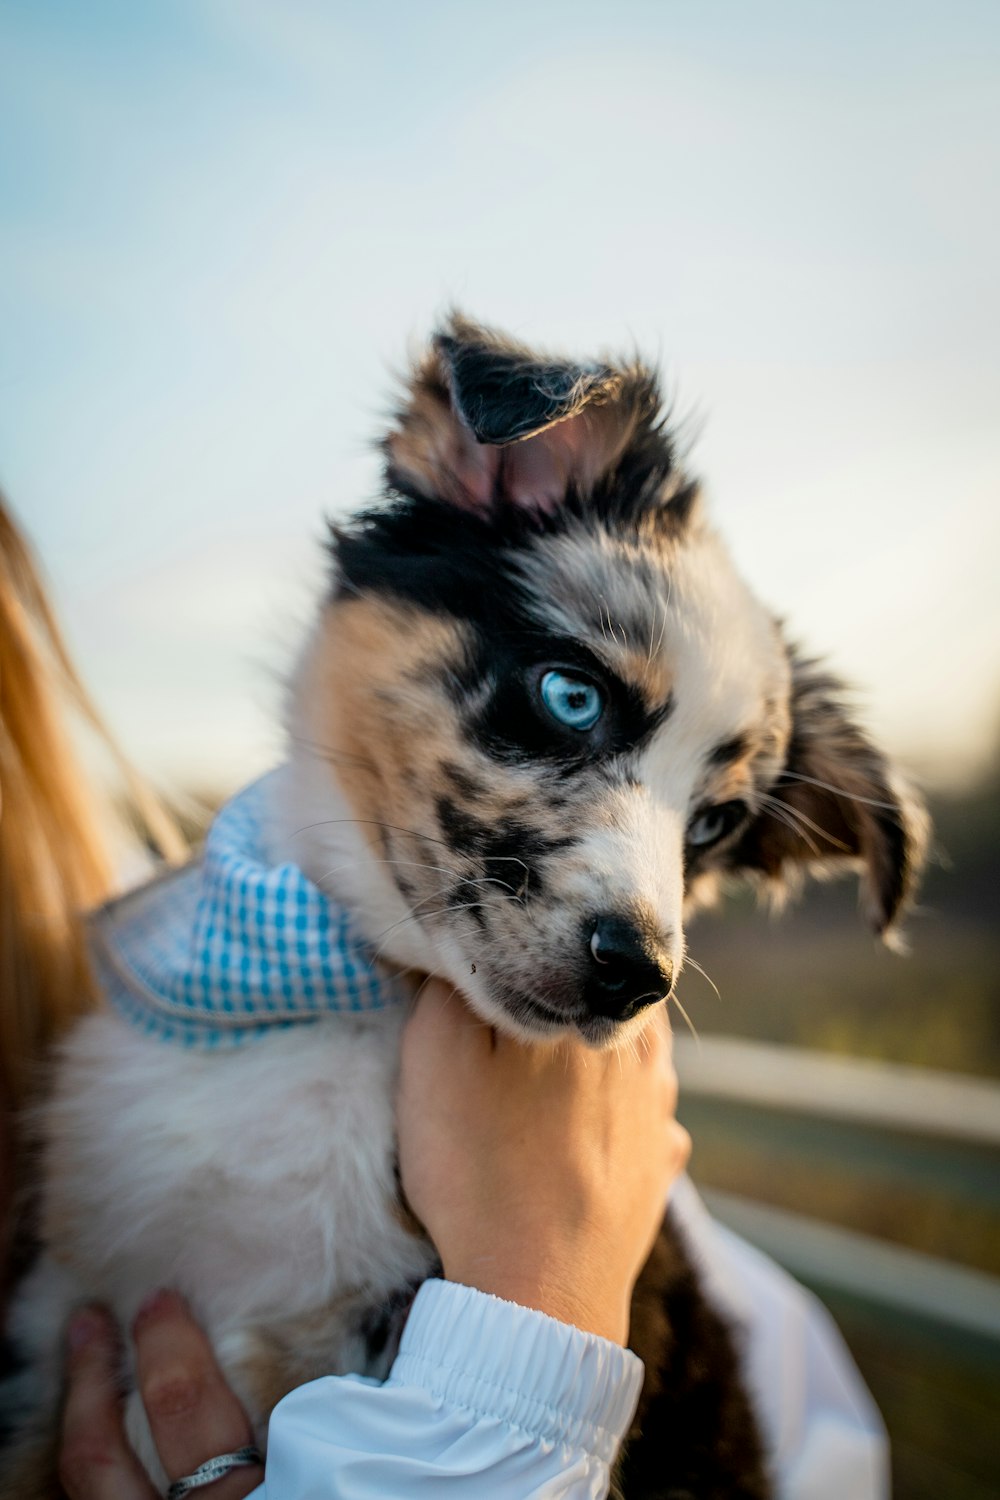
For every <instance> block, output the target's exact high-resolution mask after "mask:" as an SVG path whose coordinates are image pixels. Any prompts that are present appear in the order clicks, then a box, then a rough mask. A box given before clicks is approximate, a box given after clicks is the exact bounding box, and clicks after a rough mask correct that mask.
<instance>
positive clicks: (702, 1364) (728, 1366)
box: [612, 1214, 773, 1500]
mask: <svg viewBox="0 0 1000 1500" xmlns="http://www.w3.org/2000/svg"><path fill="white" fill-rule="evenodd" d="M631 1327H632V1336H631V1338H630V1341H629V1342H630V1344H631V1347H632V1348H633V1349H634V1350H635V1352H636V1353H637V1354H638V1355H639V1357H640V1358H641V1360H642V1362H643V1364H644V1365H645V1367H646V1378H645V1382H644V1384H643V1388H642V1395H641V1397H640V1399H639V1409H638V1411H637V1412H636V1416H635V1420H634V1422H633V1424H632V1430H631V1432H630V1433H629V1435H628V1438H627V1440H626V1442H625V1447H624V1450H623V1453H622V1456H621V1459H620V1460H619V1463H618V1467H617V1470H616V1473H615V1480H616V1483H615V1484H614V1485H613V1486H612V1493H620V1494H621V1495H623V1496H624V1500H769V1497H771V1495H772V1494H773V1490H772V1486H771V1483H770V1480H769V1478H768V1475H767V1470H766V1467H765V1460H764V1451H763V1444H762V1442H761V1436H760V1432H759V1430H758V1427H757V1421H756V1418H755V1416H754V1413H753V1410H752V1408H751V1405H750V1401H749V1398H748V1396H747V1393H746V1390H745V1388H744V1385H743V1379H742V1372H741V1370H740V1363H739V1358H738V1355H737V1350H736V1345H735V1340H734V1336H733V1334H732V1333H731V1332H730V1330H729V1328H728V1327H727V1326H726V1323H725V1322H724V1320H723V1318H722V1317H721V1316H720V1314H719V1313H717V1312H716V1310H715V1308H714V1307H712V1306H711V1304H710V1303H709V1302H708V1299H707V1298H706V1296H705V1294H704V1292H703V1291H702V1289H701V1285H700V1282H699V1279H698V1275H697V1273H696V1271H695V1269H694V1267H693V1266H692V1264H691V1261H690V1258H689V1256H688V1254H687V1250H686V1248H685V1246H684V1244H683V1242H682V1240H681V1236H680V1234H679V1233H678V1231H677V1230H676V1229H675V1228H674V1227H673V1224H672V1222H671V1219H670V1215H669V1214H668V1215H667V1219H666V1221H665V1223H664V1225H663V1229H662V1230H661V1233H660V1237H659V1239H658V1240H657V1242H656V1244H655V1245H654V1247H653V1251H652V1254H651V1255H650V1257H649V1260H648V1262H647V1263H646V1265H645V1267H644V1268H643V1271H642V1275H641V1276H640V1277H639V1280H638V1282H637V1284H636V1288H635V1293H634V1295H633V1299H632V1317H631Z"/></svg>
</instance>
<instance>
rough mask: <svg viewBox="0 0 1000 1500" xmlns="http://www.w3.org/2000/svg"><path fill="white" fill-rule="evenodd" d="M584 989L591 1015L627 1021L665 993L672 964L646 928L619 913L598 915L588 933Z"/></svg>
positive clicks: (668, 984)
mask: <svg viewBox="0 0 1000 1500" xmlns="http://www.w3.org/2000/svg"><path fill="white" fill-rule="evenodd" d="M590 958H591V963H590V973H589V975H588V977H587V983H586V987H585V991H584V998H585V1000H586V1003H587V1009H588V1010H589V1011H590V1013H591V1015H593V1016H608V1017H609V1018H610V1019H612V1020H615V1021H627V1020H628V1019H629V1017H630V1016H634V1015H637V1014H638V1012H639V1011H640V1010H644V1009H645V1007H646V1006H647V1005H653V1004H655V1002H656V1001H657V1000H662V999H663V998H664V996H665V995H667V994H669V992H670V987H671V985H672V984H673V982H674V966H673V963H672V962H671V960H670V958H669V957H668V955H667V954H666V953H665V952H664V950H663V948H662V947H661V946H660V944H659V942H658V941H657V940H656V938H655V937H653V936H652V935H651V934H650V933H649V932H648V931H646V932H644V931H643V930H642V928H640V927H638V926H637V925H636V924H635V923H634V922H630V921H628V920H627V919H626V918H623V917H598V919H597V921H596V923H595V924H594V927H593V930H592V932H591V934H590Z"/></svg>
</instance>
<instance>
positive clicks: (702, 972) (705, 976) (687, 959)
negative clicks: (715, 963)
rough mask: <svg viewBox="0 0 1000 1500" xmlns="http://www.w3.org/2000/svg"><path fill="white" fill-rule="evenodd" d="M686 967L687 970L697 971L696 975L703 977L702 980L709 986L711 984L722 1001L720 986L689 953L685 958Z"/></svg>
mask: <svg viewBox="0 0 1000 1500" xmlns="http://www.w3.org/2000/svg"><path fill="white" fill-rule="evenodd" d="M684 967H685V968H686V969H687V968H692V969H694V971H695V973H696V974H700V975H701V977H702V979H704V980H705V982H706V983H707V984H710V985H711V986H712V989H713V990H714V991H715V993H716V996H717V997H718V999H720V1000H721V999H722V995H721V993H720V992H719V986H718V985H717V984H716V982H715V980H714V979H713V978H712V976H711V974H708V973H707V972H706V971H705V970H704V969H703V968H702V966H701V964H700V963H699V962H698V960H697V959H696V958H692V957H691V955H690V953H687V954H685V956H684Z"/></svg>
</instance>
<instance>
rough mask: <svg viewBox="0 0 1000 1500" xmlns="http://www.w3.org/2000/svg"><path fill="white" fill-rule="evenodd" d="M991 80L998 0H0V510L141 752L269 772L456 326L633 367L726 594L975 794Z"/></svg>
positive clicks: (987, 413)
mask: <svg viewBox="0 0 1000 1500" xmlns="http://www.w3.org/2000/svg"><path fill="white" fill-rule="evenodd" d="M998 76H1000V7H998V6H997V5H996V4H995V3H992V0H989V3H985V0H984V3H974V0H953V3H951V4H949V5H947V6H945V5H944V4H940V3H938V4H934V5H928V4H922V3H920V0H908V3H897V0H881V3H879V0H867V3H864V4H858V3H855V0H841V3H836V4H833V3H831V4H826V3H812V0H760V3H755V4H754V5H747V4H745V3H744V0H731V3H724V0H677V3H674V0H655V3H653V0H619V3H617V4H615V5H613V6H609V5H607V4H606V3H601V4H592V3H589V0H584V3H577V4H572V5H571V4H564V3H561V0H553V3H546V0H536V3H534V4H530V5H529V4H525V3H522V0H509V3H507V4H506V5H504V6H502V7H501V6H491V7H485V6H483V7H478V6H475V5H472V4H470V3H468V0H466V3H464V4H451V3H441V0H425V3H424V4H421V5H419V6H417V5H405V4H392V3H387V0H381V3H380V0H372V3H367V4H365V5H363V6H362V5H345V4H332V3H325V4H320V3H315V0H281V3H278V0H200V3H194V0H162V3H157V4H146V5H136V4H135V3H134V0H127V3H110V0H90V3H88V5H86V6H80V5H78V4H72V3H56V0H0V271H2V274H0V484H2V486H3V488H4V490H5V491H6V493H7V495H8V497H9V499H10V501H11V502H12V504H13V505H14V507H15V509H16V510H17V512H18V513H19V515H20V517H21V519H22V521H23V522H24V524H25V525H26V527H27V528H28V530H29V531H30V533H31V535H32V536H33V538H34V540H35V542H36V545H37V547H38V550H39V552H40V554H41V557H42V559H43V562H44V565H45V568H46V570H47V573H48V577H49V579H50V582H51V584H52V589H53V593H54V596H55V600H56V603H57V606H58V608H59V611H60V613H61V616H62V619H63V622H64V624H65V626H66V630H67V633H68V635H69V638H70V641H71V644H72V646H73V649H74V651H75V654H76V656H77V659H78V661H79V664H80V667H81V669H82V672H83V674H84V676H85V678H86V680H87V681H88V682H89V684H90V685H91V686H92V688H93V690H94V693H95V696H96V697H97V699H98V701H99V703H100V705H101V707H102V708H103V709H104V711H105V713H106V716H107V717H108V718H109V719H110V721H111V722H112V724H113V725H114V727H115V729H116V731H117V732H118V734H119V735H120V737H121V739H122V740H123V741H124V743H125V745H126V747H127V749H128V750H129V751H130V753H131V754H132V756H133V757H134V759H135V760H136V761H137V762H138V763H139V764H140V766H142V767H143V768H144V769H145V770H147V771H149V772H151V773H153V774H155V775H157V776H159V777H160V778H161V779H166V781H167V782H168V784H169V783H174V784H183V783H188V784H190V783H197V784H199V785H202V786H204V785H209V784H211V785H212V786H213V787H216V788H218V789H221V790H224V789H226V788H228V787H231V786H235V785H237V784H238V783H239V782H240V781H242V780H243V779H245V778H246V776H248V775H250V774H252V773H253V772H255V771H256V770H258V769H261V768H263V767H265V766H266V765H268V764H270V763H272V762H273V761H274V760H275V759H276V758H277V756H278V755H280V751H281V735H280V708H281V696H282V694H281V685H282V682H283V680H284V678H285V676H286V675H287V672H288V671H289V669H290V665H291V663H292V662H293V661H294V654H295V650H296V647H297V644H298V642H299V641H300V640H301V638H302V635H303V632H304V630H305V629H306V628H307V626H308V622H309V620H310V618H311V616H312V613H313V611H314V609H315V605H316V600H317V599H318V597H319V594H320V591H321V589H322V584H323V566H324V565H323V554H322V538H323V533H324V527H325V522H326V519H327V518H328V517H330V516H337V515H343V514H344V513H346V512H347V511H349V510H350V509H352V508H353V507H357V506H359V505H361V504H363V503H367V502H368V501H370V500H371V498H372V497H373V496H374V495H375V494H376V493H377V488H378V468H377V461H376V456H375V452H374V442H375V440H376V439H377V437H378V435H379V432H380V428H381V424H382V422H383V420H384V413H385V410H386V408H387V404H388V402H389V399H390V397H391V391H392V381H393V376H394V372H395V371H398V370H399V369H400V368H401V367H402V366H403V364H404V363H405V360H406V357H407V353H408V351H409V350H411V349H412V348H414V347H415V346H416V345H417V344H418V343H419V341H420V339H421V338H422V337H424V336H426V334H427V333H428V331H429V330H430V329H431V328H432V327H433V325H434V322H435V319H436V318H437V317H439V316H440V314H441V313H442V311H443V310H445V309H447V308H448V307H449V306H451V305H453V304H457V305H459V306H461V307H463V308H464V309H465V310H467V311H468V312H470V313H472V314H473V315H475V316H476V317H478V318H480V319H483V320H485V321H488V322H493V323H496V324H498V325H500V326H502V327H504V328H506V329H508V330H509V331H511V332H513V333H515V334H517V335H519V336H521V337H523V338H525V339H527V340H529V341H531V342H538V343H541V344H543V345H545V344H547V345H550V346H554V347H556V348H561V349H565V350H567V351H569V352H573V353H577V354H582V355H593V354H594V353H595V352H597V351H600V350H611V351H614V350H616V349H617V350H624V351H631V350H632V349H634V348H635V347H638V348H640V349H641V350H643V351H644V352H645V353H646V354H648V355H649V356H650V357H651V358H652V359H653V360H655V361H657V362H658V363H659V365H660V367H661V369H662V371H663V374H664V378H665V382H666V385H667V388H668V390H669V391H670V393H671V397H672V400H673V403H674V407H675V411H676V413H677V420H678V422H679V426H680V430H681V433H682V436H683V439H684V442H685V444H686V445H687V446H688V448H689V451H690V459H689V462H690V464H691V466H692V468H693V469H695V470H696V471H697V472H698V473H699V474H701V475H702V476H703V478H704V480H705V484H706V490H707V495H708V498H709V503H710V505H711V508H712V512H713V515H714V517H715V519H716V521H717V522H718V525H719V526H720V528H721V529H722V531H723V532H724V533H725V535H726V536H727V538H728V540H729V542H730V545H731V547H732V550H733V553H734V555H735V557H736V559H737V562H738V564H739V565H740V567H741V569H742V571H743V572H744V574H745V575H746V576H747V578H748V579H749V580H750V582H751V583H752V584H753V585H754V587H755V588H756V589H757V591H758V593H759V594H760V595H761V596H762V597H763V598H764V599H765V600H767V601H768V603H770V604H771V605H772V606H773V607H774V608H775V610H776V611H778V612H779V613H780V614H781V615H782V617H783V618H785V619H786V620H787V622H788V626H789V629H790V632H791V634H792V635H793V636H794V637H796V638H797V639H798V640H800V641H802V642H803V643H804V644H805V645H806V646H807V647H808V648H809V649H810V650H812V651H814V652H817V653H820V654H825V655H826V656H827V657H828V659H829V660H830V662H831V663H832V665H833V666H834V667H835V668H836V669H837V670H838V671H840V672H842V673H843V674H844V675H845V676H846V677H847V678H848V679H849V680H850V681H851V682H852V683H853V684H855V685H856V686H857V689H858V702H859V704H860V705H861V711H862V713H863V716H864V717H865V719H866V721H867V722H868V723H869V724H870V725H871V727H872V729H873V730H874V731H875V732H876V733H877V734H878V735H879V736H880V737H881V739H882V740H883V742H885V743H886V744H887V745H888V747H889V748H890V749H891V750H892V751H893V752H894V753H896V754H897V755H899V756H900V757H901V758H902V759H903V760H904V762H905V763H907V764H908V765H909V766H910V767H911V768H913V769H915V770H916V771H917V772H918V774H923V775H924V776H925V777H926V778H929V779H931V780H938V781H942V780H949V781H954V780H957V779H960V778H961V777H962V776H965V775H968V774H971V773H973V772H974V771H975V770H976V768H977V767H979V766H981V765H983V764H984V762H985V761H986V760H987V758H988V756H989V754H990V752H991V749H992V748H993V747H994V746H995V744H996V741H997V735H998V731H1000V588H998V584H997V571H998V564H1000V504H998V499H1000V436H998V416H1000V354H998V351H1000V278H998V275H997V268H998V266H1000V89H998V87H997V78H998Z"/></svg>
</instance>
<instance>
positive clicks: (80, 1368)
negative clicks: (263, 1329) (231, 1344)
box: [59, 1292, 263, 1500]
mask: <svg viewBox="0 0 1000 1500" xmlns="http://www.w3.org/2000/svg"><path fill="white" fill-rule="evenodd" d="M133 1336H134V1338H135V1353H136V1371H137V1380H138V1383H139V1391H140V1393H141V1395H142V1400H143V1404H144V1406H145V1408H146V1415H147V1417H148V1418H149V1425H150V1429H151V1431H152V1434H153V1441H154V1442H155V1444H156V1448H157V1452H158V1453H159V1455H160V1462H161V1463H162V1464H163V1467H164V1469H165V1470H166V1473H167V1477H168V1478H169V1479H170V1480H174V1479H179V1478H180V1477H181V1476H182V1475H186V1474H193V1473H194V1471H195V1470H196V1469H197V1468H198V1466H199V1465H200V1464H203V1463H204V1462H205V1461H206V1459H209V1458H214V1457H215V1456H216V1455H217V1454H220V1453H231V1452H233V1451H234V1450H235V1449H237V1448H242V1447H243V1446H244V1445H246V1444H249V1443H252V1442H253V1434H252V1432H251V1429H250V1422H249V1420H248V1418H247V1415H246V1413H245V1412H244V1410H243V1408H242V1406H241V1405H240V1403H239V1402H238V1401H237V1399H236V1397H235V1396H234V1395H233V1392H232V1391H231V1390H230V1389H229V1386H228V1385H227V1384H226V1382H225V1379H224V1377H223V1375H222V1372H221V1370H220V1369H219V1367H218V1365H217V1364H216V1362H215V1356H214V1355H213V1353H212V1350H211V1347H210V1345H209V1343H208V1340H207V1339H206V1338H205V1335H204V1334H203V1333H202V1331H201V1329H200V1328H199V1327H198V1325H197V1323H196V1322H195V1321H194V1319H193V1318H192V1317H191V1314H190V1312H189V1311H188V1309H187V1307H186V1305H185V1303H184V1302H183V1300H182V1299H181V1298H180V1297H178V1296H177V1295H176V1294H175V1293H173V1292H160V1293H158V1295H157V1296H156V1297H155V1298H152V1299H151V1300H150V1301H149V1302H147V1303H146V1304H145V1305H144V1307H143V1308H142V1310H141V1311H140V1313H139V1316H138V1317H137V1318H136V1321H135V1325H134V1328H133ZM120 1364H121V1350H120V1340H119V1335H118V1329H117V1328H116V1326H115V1324H114V1321H113V1320H112V1318H111V1317H110V1315H109V1314H108V1313H107V1312H106V1311H105V1310H104V1309H103V1308H100V1307H86V1308H83V1309H81V1311H80V1312H78V1313H76V1314H75V1315H74V1316H73V1318H71V1319H70V1324H69V1329H68V1333H67V1367H66V1368H67V1383H66V1405H65V1409H64V1412H63V1424H62V1441H61V1445H60V1451H59V1477H60V1479H61V1481H62V1484H63V1487H64V1489H65V1491H66V1494H67V1495H68V1496H69V1500H157V1494H156V1491H155V1490H154V1488H153V1486H152V1485H151V1484H150V1482H149V1479H148V1478H147V1476H146V1473H145V1470H144V1469H143V1467H142V1465H141V1464H140V1463H139V1460H138V1459H137V1458H136V1456H135V1454H134V1453H133V1452H132V1449H131V1447H130V1446H129V1443H128V1441H127V1439H126V1437H125V1430H124V1426H123V1423H122V1399H121V1391H120V1388H119V1382H118V1371H119V1368H120ZM262 1478H263V1473H262V1470H261V1468H260V1465H259V1464H253V1465H251V1466H249V1467H247V1468H240V1469H234V1470H232V1472H231V1473H229V1474H227V1475H225V1476H224V1478H222V1479H218V1480H216V1481H215V1482H214V1483H213V1484H212V1486H211V1491H212V1500H241V1497H242V1496H244V1495H248V1494H249V1493H250V1491H251V1490H252V1489H255V1488H256V1486H257V1485H258V1484H260V1482H261V1479H262ZM196 1493H198V1492H196Z"/></svg>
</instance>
